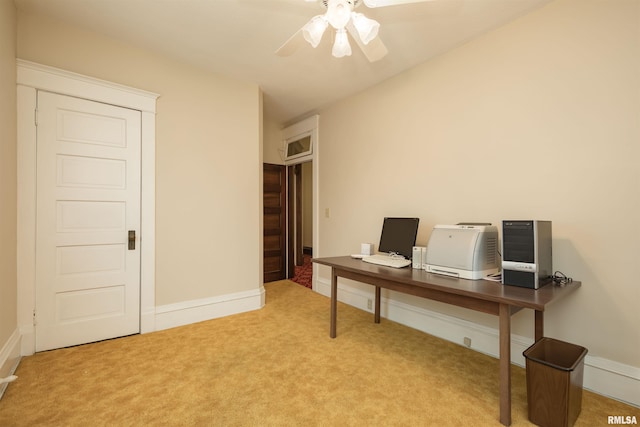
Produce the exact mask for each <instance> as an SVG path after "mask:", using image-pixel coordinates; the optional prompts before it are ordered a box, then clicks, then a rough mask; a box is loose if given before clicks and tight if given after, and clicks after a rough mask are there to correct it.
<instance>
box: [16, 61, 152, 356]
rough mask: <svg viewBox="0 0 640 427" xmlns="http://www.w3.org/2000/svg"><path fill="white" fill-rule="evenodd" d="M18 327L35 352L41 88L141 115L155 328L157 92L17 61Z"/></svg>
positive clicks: (27, 351) (144, 317)
mask: <svg viewBox="0 0 640 427" xmlns="http://www.w3.org/2000/svg"><path fill="white" fill-rule="evenodd" d="M16 62H17V109H18V150H17V151H18V153H17V157H18V253H17V256H18V260H17V266H18V329H19V330H20V334H21V337H22V339H21V354H22V355H25V356H26V355H31V354H33V353H34V352H35V333H34V326H33V313H34V310H35V265H36V260H35V232H36V202H35V201H36V179H35V175H36V147H35V142H36V126H35V123H34V114H35V108H36V97H37V91H38V90H44V91H49V92H55V93H58V94H61V95H68V96H74V97H77V98H83V99H88V100H91V101H97V102H103V103H107V104H111V105H117V106H122V107H126V108H130V109H135V110H139V111H141V116H142V129H141V131H142V156H141V174H142V182H141V186H142V188H141V190H142V192H141V236H140V251H141V252H140V254H141V255H140V263H141V265H140V332H141V333H146V332H153V331H154V330H155V310H156V307H155V292H156V286H155V176H156V173H155V144H156V141H155V112H156V101H157V98H158V97H159V95H158V94H155V93H151V92H147V91H143V90H139V89H135V88H131V87H127V86H123V85H119V84H115V83H111V82H107V81H104V80H100V79H95V78H92V77H88V76H83V75H80V74H76V73H72V72H69V71H65V70H60V69H58V68H53V67H49V66H45V65H40V64H36V63H33V62H29V61H24V60H21V59H18V60H17V61H16Z"/></svg>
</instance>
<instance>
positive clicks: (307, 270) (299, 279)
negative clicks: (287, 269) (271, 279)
mask: <svg viewBox="0 0 640 427" xmlns="http://www.w3.org/2000/svg"><path fill="white" fill-rule="evenodd" d="M312 274H313V265H312V264H311V255H304V262H303V264H302V265H301V266H297V265H296V266H295V268H294V273H293V279H291V280H293V281H294V282H296V283H297V284H299V285H302V286H304V287H305V288H309V289H311V288H312V285H311V280H312Z"/></svg>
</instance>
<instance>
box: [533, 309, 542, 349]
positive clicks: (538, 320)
mask: <svg viewBox="0 0 640 427" xmlns="http://www.w3.org/2000/svg"><path fill="white" fill-rule="evenodd" d="M535 313H536V317H535V335H534V337H535V340H536V342H537V341H538V340H539V339H540V338H542V337H543V336H544V311H538V310H536V311H535Z"/></svg>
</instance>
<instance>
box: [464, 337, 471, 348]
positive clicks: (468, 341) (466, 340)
mask: <svg viewBox="0 0 640 427" xmlns="http://www.w3.org/2000/svg"><path fill="white" fill-rule="evenodd" d="M464 345H466V346H467V347H471V338H469V337H464Z"/></svg>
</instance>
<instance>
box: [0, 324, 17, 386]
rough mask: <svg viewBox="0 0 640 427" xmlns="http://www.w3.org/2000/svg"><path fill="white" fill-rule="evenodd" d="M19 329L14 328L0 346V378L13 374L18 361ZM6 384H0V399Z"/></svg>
mask: <svg viewBox="0 0 640 427" xmlns="http://www.w3.org/2000/svg"><path fill="white" fill-rule="evenodd" d="M20 341H21V340H20V331H19V330H18V329H16V330H15V331H13V334H11V336H10V337H9V339H8V340H7V342H5V343H4V344H3V345H2V348H0V378H6V377H8V376H9V375H13V373H14V372H15V371H16V368H17V367H18V363H20ZM7 386H8V384H7V383H5V384H2V385H0V399H2V395H3V394H4V391H5V390H6V388H7Z"/></svg>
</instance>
